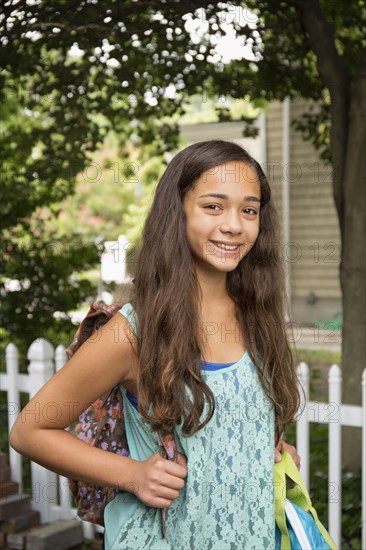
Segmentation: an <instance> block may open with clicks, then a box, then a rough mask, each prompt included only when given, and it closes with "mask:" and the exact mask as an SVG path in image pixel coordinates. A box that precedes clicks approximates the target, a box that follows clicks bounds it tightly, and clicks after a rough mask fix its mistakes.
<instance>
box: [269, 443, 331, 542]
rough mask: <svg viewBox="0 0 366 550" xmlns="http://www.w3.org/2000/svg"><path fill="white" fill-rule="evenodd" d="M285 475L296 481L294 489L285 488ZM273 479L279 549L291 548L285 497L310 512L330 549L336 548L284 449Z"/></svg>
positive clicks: (294, 465)
mask: <svg viewBox="0 0 366 550" xmlns="http://www.w3.org/2000/svg"><path fill="white" fill-rule="evenodd" d="M286 475H287V476H288V477H289V478H290V479H291V480H292V481H294V482H295V483H296V487H295V488H294V489H287V490H286ZM274 481H275V489H274V493H275V518H276V523H277V526H278V528H279V530H280V531H281V535H282V537H281V550H287V549H290V548H291V544H290V536H289V533H288V529H287V524H286V514H285V501H286V497H287V498H288V499H289V500H291V502H293V503H294V504H296V505H297V506H299V507H300V508H302V509H303V510H305V511H306V512H310V513H311V515H312V516H313V518H314V521H315V524H316V526H317V527H318V529H319V531H320V533H321V535H322V536H323V538H324V540H325V542H326V543H327V544H328V546H329V547H330V548H331V549H332V550H337V547H336V545H335V544H334V541H333V540H332V538H331V537H330V535H329V533H328V532H327V530H326V529H325V527H324V526H323V525H322V524H321V522H320V520H319V518H318V514H317V513H316V510H315V508H314V507H313V505H312V503H311V499H310V496H309V493H308V490H307V489H306V486H305V484H304V481H303V479H302V477H301V475H300V472H299V470H298V469H297V467H296V464H295V463H294V461H293V460H292V458H291V455H290V454H289V453H288V452H287V451H284V452H283V453H282V460H281V461H280V462H276V464H275V467H274Z"/></svg>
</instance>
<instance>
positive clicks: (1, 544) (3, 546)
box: [0, 531, 8, 548]
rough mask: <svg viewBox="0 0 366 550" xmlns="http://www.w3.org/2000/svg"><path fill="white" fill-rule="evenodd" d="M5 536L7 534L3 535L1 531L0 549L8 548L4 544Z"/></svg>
mask: <svg viewBox="0 0 366 550" xmlns="http://www.w3.org/2000/svg"><path fill="white" fill-rule="evenodd" d="M7 536H8V535H7V533H3V532H2V531H0V548H8V546H7V543H6V537H7Z"/></svg>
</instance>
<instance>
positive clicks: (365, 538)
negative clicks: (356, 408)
mask: <svg viewBox="0 0 366 550" xmlns="http://www.w3.org/2000/svg"><path fill="white" fill-rule="evenodd" d="M362 548H366V369H365V370H364V371H363V373H362Z"/></svg>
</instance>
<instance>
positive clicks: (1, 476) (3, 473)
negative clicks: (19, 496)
mask: <svg viewBox="0 0 366 550" xmlns="http://www.w3.org/2000/svg"><path fill="white" fill-rule="evenodd" d="M10 476H11V470H10V466H6V465H5V466H1V468H0V483H3V482H4V481H9V480H10Z"/></svg>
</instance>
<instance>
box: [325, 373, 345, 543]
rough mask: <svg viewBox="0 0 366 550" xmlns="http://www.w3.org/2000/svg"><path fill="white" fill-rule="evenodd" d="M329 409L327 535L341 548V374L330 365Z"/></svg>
mask: <svg viewBox="0 0 366 550" xmlns="http://www.w3.org/2000/svg"><path fill="white" fill-rule="evenodd" d="M328 383H329V396H328V402H329V405H328V406H329V408H330V415H333V411H332V406H333V407H336V411H337V415H336V417H335V418H331V419H329V431H328V441H329V444H328V472H329V480H328V503H329V508H328V517H329V533H330V535H331V537H332V538H333V540H334V542H335V543H336V546H337V547H338V548H340V546H341V508H342V502H341V501H342V470H341V468H342V446H341V436H342V424H341V406H342V374H341V369H340V368H339V366H338V365H332V366H331V368H330V369H329V375H328Z"/></svg>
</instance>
